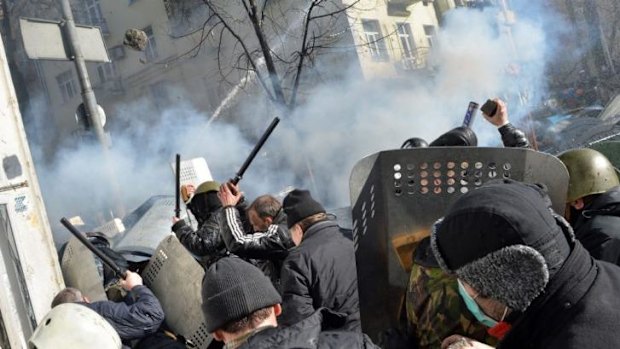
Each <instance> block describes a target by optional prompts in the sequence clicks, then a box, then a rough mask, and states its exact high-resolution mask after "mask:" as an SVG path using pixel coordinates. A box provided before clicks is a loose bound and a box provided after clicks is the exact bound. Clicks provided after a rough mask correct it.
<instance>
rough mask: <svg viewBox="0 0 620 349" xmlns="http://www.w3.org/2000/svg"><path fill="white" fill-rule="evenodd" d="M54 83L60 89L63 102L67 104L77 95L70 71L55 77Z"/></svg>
mask: <svg viewBox="0 0 620 349" xmlns="http://www.w3.org/2000/svg"><path fill="white" fill-rule="evenodd" d="M56 82H58V88H59V89H60V94H61V95H62V100H63V101H65V102H68V101H70V100H71V98H73V97H74V96H75V95H77V94H78V89H77V84H76V83H75V80H73V71H72V70H67V71H66V72H64V73H62V74H59V75H58V76H56Z"/></svg>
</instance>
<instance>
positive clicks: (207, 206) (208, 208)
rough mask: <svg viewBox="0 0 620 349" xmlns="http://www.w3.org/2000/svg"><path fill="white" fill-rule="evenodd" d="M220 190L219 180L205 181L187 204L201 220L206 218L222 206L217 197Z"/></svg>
mask: <svg viewBox="0 0 620 349" xmlns="http://www.w3.org/2000/svg"><path fill="white" fill-rule="evenodd" d="M218 190H220V184H219V183H218V182H216V181H207V182H203V183H201V184H200V185H199V186H198V188H196V191H195V192H194V196H192V198H191V199H190V201H189V202H188V203H187V206H188V207H189V209H190V210H191V211H192V213H193V214H194V216H195V217H196V219H197V220H198V221H199V222H202V221H204V220H206V219H207V218H208V217H209V216H210V215H211V213H213V212H214V211H215V210H217V209H218V208H220V207H222V204H221V202H220V199H219V198H218V197H217V192H218Z"/></svg>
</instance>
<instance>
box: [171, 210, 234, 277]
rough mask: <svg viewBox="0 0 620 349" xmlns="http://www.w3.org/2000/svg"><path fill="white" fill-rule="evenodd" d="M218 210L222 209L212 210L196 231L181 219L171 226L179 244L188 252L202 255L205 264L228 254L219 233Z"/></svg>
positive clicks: (209, 263)
mask: <svg viewBox="0 0 620 349" xmlns="http://www.w3.org/2000/svg"><path fill="white" fill-rule="evenodd" d="M220 210H222V209H218V210H217V211H215V212H213V213H212V214H211V215H210V216H209V218H207V220H205V221H204V222H203V223H202V224H201V225H200V226H199V227H198V230H196V231H194V229H192V227H191V226H189V225H187V223H185V220H183V219H182V220H180V221H178V222H176V223H174V225H173V226H172V231H173V232H174V233H175V234H176V236H177V237H178V238H179V241H180V242H181V244H183V246H185V248H186V249H187V250H188V251H189V252H191V253H193V254H194V255H196V256H198V257H202V258H201V261H202V263H203V265H205V266H209V265H211V263H213V262H215V261H216V260H218V259H220V258H221V257H224V256H226V255H227V254H228V251H227V250H226V245H225V244H224V240H222V236H221V234H220V231H221V227H222V224H221V221H220Z"/></svg>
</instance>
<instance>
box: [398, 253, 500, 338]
mask: <svg viewBox="0 0 620 349" xmlns="http://www.w3.org/2000/svg"><path fill="white" fill-rule="evenodd" d="M407 319H408V321H409V325H410V326H411V330H412V333H413V334H414V335H415V336H416V338H417V340H418V345H419V348H420V349H425V348H440V347H441V341H442V340H443V339H444V338H446V337H448V336H450V335H452V334H460V335H463V336H467V337H470V338H473V339H475V340H478V341H481V342H484V343H487V344H489V345H495V344H496V342H497V341H496V340H495V339H494V338H493V337H491V336H490V335H488V334H487V332H486V330H487V328H486V327H485V326H484V325H482V324H480V323H478V322H477V321H476V319H475V318H474V316H473V315H472V314H471V313H470V312H469V310H467V307H466V306H465V303H464V302H463V300H462V299H461V297H460V296H459V292H458V286H457V282H456V278H454V277H452V276H450V275H448V274H446V273H444V272H443V271H442V270H441V269H440V268H426V267H423V266H420V265H418V264H414V265H413V268H412V270H411V278H410V280H409V287H408V289H407Z"/></svg>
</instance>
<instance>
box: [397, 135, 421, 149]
mask: <svg viewBox="0 0 620 349" xmlns="http://www.w3.org/2000/svg"><path fill="white" fill-rule="evenodd" d="M427 147H428V142H426V141H425V140H423V139H422V138H419V137H413V138H409V139H408V140H406V141H405V142H404V143H403V145H401V146H400V149H412V148H427Z"/></svg>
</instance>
